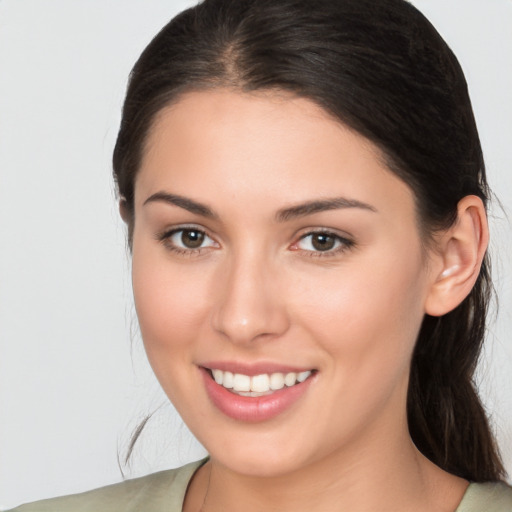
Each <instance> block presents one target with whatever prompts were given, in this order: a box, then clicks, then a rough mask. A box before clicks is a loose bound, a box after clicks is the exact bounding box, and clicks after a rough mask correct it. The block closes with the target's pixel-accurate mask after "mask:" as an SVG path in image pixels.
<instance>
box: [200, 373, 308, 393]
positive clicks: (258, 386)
mask: <svg viewBox="0 0 512 512" xmlns="http://www.w3.org/2000/svg"><path fill="white" fill-rule="evenodd" d="M206 370H207V371H208V373H209V374H210V376H211V378H212V379H213V380H215V382H216V383H217V384H219V386H222V387H223V388H225V389H227V390H228V391H230V392H231V393H233V394H236V395H239V396H249V397H259V396H266V395H271V394H272V393H274V391H279V390H280V389H283V388H285V387H288V388H291V387H293V386H296V385H297V384H300V383H302V382H304V381H305V380H307V379H308V378H310V377H311V376H312V375H313V374H314V373H316V370H307V371H303V372H298V373H296V372H288V373H280V372H274V373H262V374H260V375H253V376H249V375H244V374H242V373H232V372H229V371H223V370H219V369H216V368H212V369H209V368H206Z"/></svg>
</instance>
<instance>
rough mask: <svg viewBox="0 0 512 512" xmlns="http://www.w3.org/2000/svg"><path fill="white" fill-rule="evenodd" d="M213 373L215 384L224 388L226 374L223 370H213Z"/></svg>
mask: <svg viewBox="0 0 512 512" xmlns="http://www.w3.org/2000/svg"><path fill="white" fill-rule="evenodd" d="M212 373H213V378H214V379H215V382H216V383H217V384H220V385H221V386H222V384H223V382H222V380H223V379H222V378H223V376H224V375H223V374H224V372H223V371H222V370H212Z"/></svg>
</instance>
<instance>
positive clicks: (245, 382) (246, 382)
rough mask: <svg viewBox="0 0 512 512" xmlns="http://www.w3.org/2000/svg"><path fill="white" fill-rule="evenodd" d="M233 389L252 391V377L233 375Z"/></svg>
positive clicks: (239, 374)
mask: <svg viewBox="0 0 512 512" xmlns="http://www.w3.org/2000/svg"><path fill="white" fill-rule="evenodd" d="M233 389H234V390H235V391H250V390H251V377H249V375H242V374H241V373H235V375H233Z"/></svg>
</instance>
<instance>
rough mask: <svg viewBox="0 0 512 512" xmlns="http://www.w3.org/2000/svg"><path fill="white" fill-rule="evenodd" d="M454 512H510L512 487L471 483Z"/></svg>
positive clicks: (496, 483)
mask: <svg viewBox="0 0 512 512" xmlns="http://www.w3.org/2000/svg"><path fill="white" fill-rule="evenodd" d="M456 512H512V487H510V486H509V485H507V484H505V483H503V482H486V483H472V484H470V485H469V487H468V489H467V491H466V493H465V494H464V498H463V499H462V502H461V503H460V505H459V507H458V508H457V510H456Z"/></svg>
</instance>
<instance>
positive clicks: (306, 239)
mask: <svg viewBox="0 0 512 512" xmlns="http://www.w3.org/2000/svg"><path fill="white" fill-rule="evenodd" d="M353 246H354V242H353V241H351V240H349V239H347V238H343V237H341V236H339V235H336V234H334V233H330V232H329V231H315V232H312V233H308V234H306V235H304V236H303V237H302V238H301V239H300V240H299V241H298V242H297V243H295V244H294V245H293V246H292V248H293V249H294V250H297V249H300V250H301V251H306V252H309V253H310V254H311V255H314V254H315V253H316V254H317V255H320V254H321V253H326V256H327V255H331V254H332V255H334V254H337V253H338V252H340V251H343V250H345V249H349V248H351V247H353Z"/></svg>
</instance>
